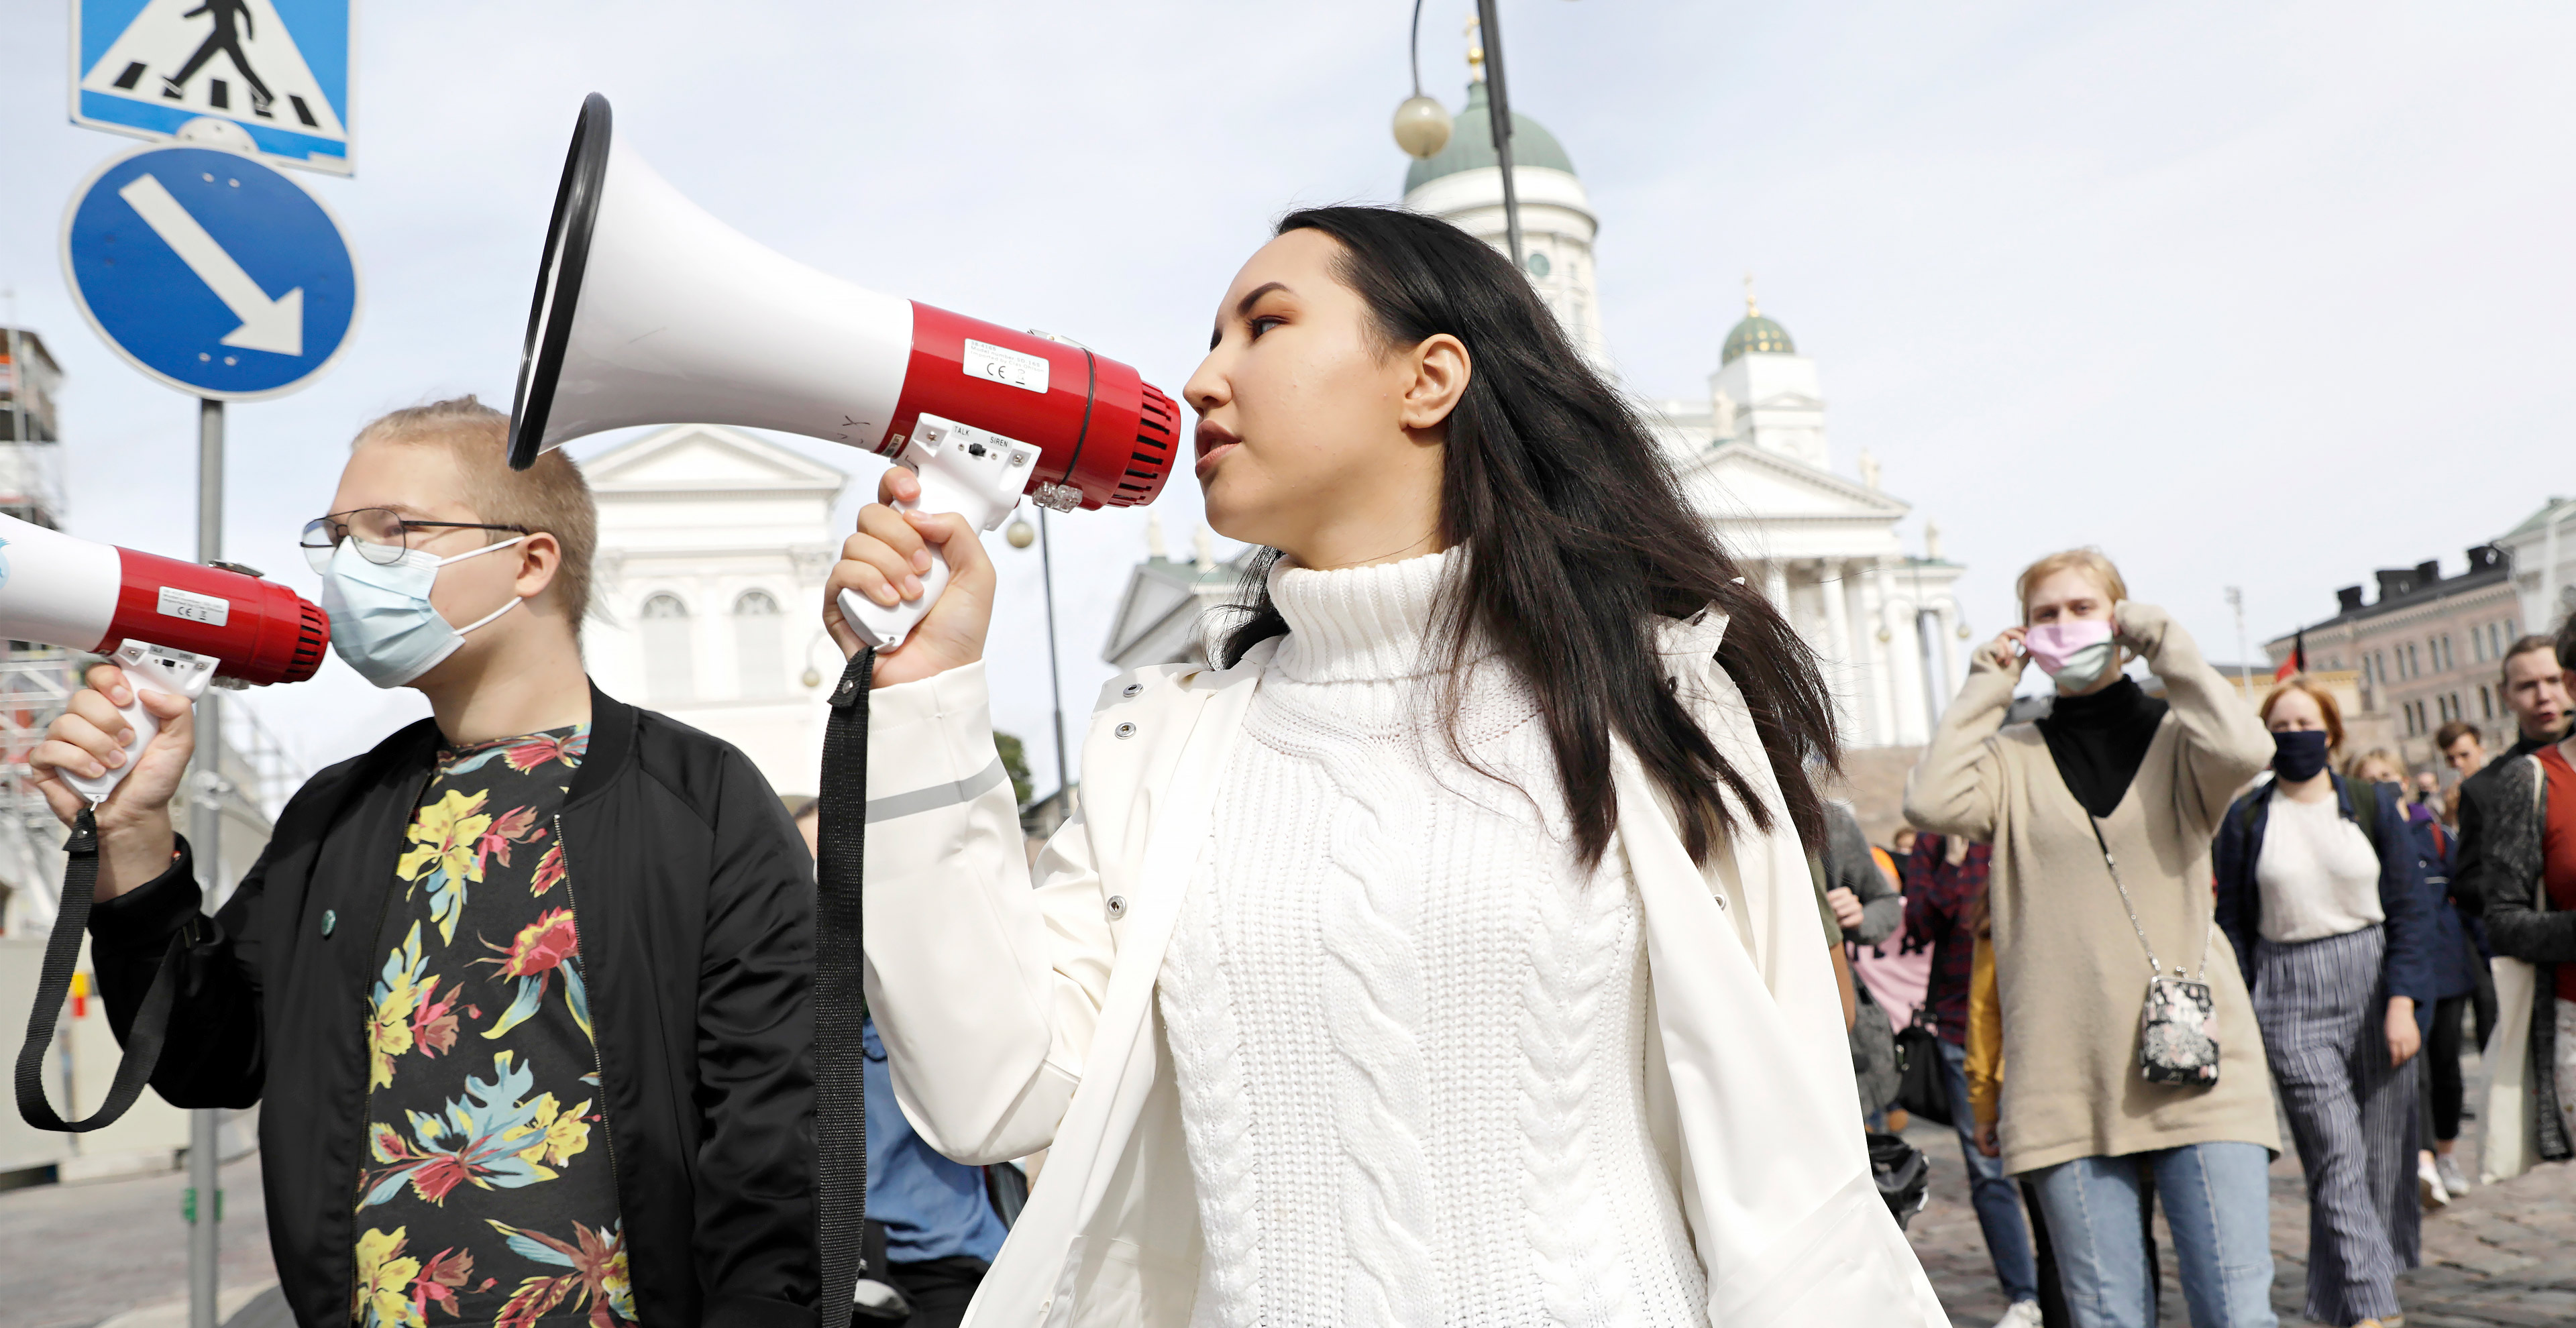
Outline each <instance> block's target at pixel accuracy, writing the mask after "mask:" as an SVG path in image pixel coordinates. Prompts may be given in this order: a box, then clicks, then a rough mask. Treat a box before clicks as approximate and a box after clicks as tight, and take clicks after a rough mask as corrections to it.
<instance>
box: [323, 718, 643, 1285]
mask: <svg viewBox="0 0 2576 1328" xmlns="http://www.w3.org/2000/svg"><path fill="white" fill-rule="evenodd" d="M589 746H590V726H589V725H587V724H580V725H574V726H572V727H569V728H561V729H551V730H548V731H546V732H543V733H532V734H528V735H526V736H524V737H517V738H503V739H498V740H496V741H492V742H484V743H475V744H473V745H471V746H466V747H450V748H444V749H442V750H441V751H440V752H439V754H438V765H437V769H436V771H435V773H434V774H433V775H432V777H431V779H430V781H429V787H428V789H427V791H426V792H424V793H423V795H422V797H421V802H420V807H419V809H418V810H417V811H416V812H414V813H413V815H412V821H411V826H410V829H409V830H408V831H407V832H406V834H405V841H406V842H405V851H404V853H403V855H402V858H401V860H400V862H399V864H398V865H397V866H396V867H395V870H394V875H395V877H396V879H395V880H393V881H392V882H389V883H388V884H389V888H390V889H391V890H392V891H393V892H394V895H393V897H392V898H391V899H390V900H389V901H388V902H387V905H386V908H385V913H384V925H383V928H382V930H381V932H380V933H379V935H378V939H377V943H378V944H379V945H380V946H382V947H383V950H384V955H385V960H384V967H383V970H382V972H381V974H380V975H379V976H378V978H377V979H376V983H375V986H374V989H373V990H372V992H371V993H370V996H371V1009H370V1011H369V1014H368V1018H367V1054H368V1067H367V1159H368V1160H367V1164H366V1166H365V1168H364V1171H363V1172H362V1174H361V1175H360V1176H359V1178H358V1190H357V1196H356V1202H357V1211H358V1220H357V1230H358V1233H359V1234H358V1249H357V1268H358V1273H357V1285H356V1286H355V1287H354V1288H353V1289H352V1293H351V1298H350V1299H351V1303H350V1319H351V1322H352V1323H353V1324H355V1325H357V1328H429V1325H432V1324H444V1323H447V1322H450V1321H454V1322H458V1323H465V1324H474V1325H482V1324H487V1323H488V1324H491V1325H493V1326H494V1328H572V1326H573V1325H576V1324H579V1325H588V1326H589V1328H619V1326H620V1325H628V1324H632V1323H633V1322H634V1321H635V1305H634V1300H633V1293H632V1290H631V1289H630V1287H629V1285H628V1282H627V1274H626V1247H625V1241H624V1237H623V1236H622V1234H621V1232H620V1225H619V1216H618V1211H617V1184H616V1171H615V1166H614V1162H613V1159H612V1157H611V1155H610V1151H609V1147H608V1140H607V1131H606V1128H605V1126H604V1125H603V1123H602V1119H601V1115H600V1106H599V1103H600V1093H599V1053H598V1051H597V1049H596V1048H595V1047H594V1045H593V1044H592V1041H591V1029H590V1002H589V999H588V996H587V993H586V992H585V990H584V987H583V982H582V971H581V930H580V928H579V927H578V926H577V925H576V924H575V921H574V915H573V890H572V885H571V883H570V882H569V880H568V879H567V876H566V872H565V862H564V853H563V845H562V843H561V842H559V840H558V837H557V828H556V824H555V812H556V811H557V809H559V808H560V807H561V806H562V805H563V800H564V793H565V790H566V789H567V788H568V787H569V786H570V784H571V782H572V773H573V771H574V770H576V769H578V768H579V767H580V765H581V760H582V756H583V755H584V753H585V752H587V751H588V749H589ZM594 1131H596V1132H597V1135H598V1137H597V1138H594V1137H593V1134H594Z"/></svg>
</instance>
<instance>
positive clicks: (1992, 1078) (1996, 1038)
mask: <svg viewBox="0 0 2576 1328" xmlns="http://www.w3.org/2000/svg"><path fill="white" fill-rule="evenodd" d="M1967 1071H1968V1106H1969V1107H1970V1109H1972V1110H1974V1111H1975V1112H1976V1113H1977V1124H1979V1125H1992V1124H1994V1123H1995V1102H1996V1100H1997V1099H1998V1098H2000V1097H2002V1096H2003V1091H2004V1007H2003V1002H2002V1001H2000V1000H1998V999H1997V998H1996V991H1995V944H1994V942H1993V941H1990V940H1988V939H1986V938H1985V937H1982V936H1980V937H1978V938H1977V949H1976V952H1975V955H1974V957H1972V958H1971V959H1969V961H1968V1059H1967Z"/></svg>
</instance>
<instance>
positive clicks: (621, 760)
mask: <svg viewBox="0 0 2576 1328" xmlns="http://www.w3.org/2000/svg"><path fill="white" fill-rule="evenodd" d="M636 725H637V719H636V710H635V707H633V706H630V705H628V704H626V703H625V702H623V701H620V700H618V699H617V698H615V697H613V696H610V695H609V694H608V693H606V692H603V691H601V690H599V684H598V683H595V682H594V683H592V684H591V685H590V750H589V752H587V753H586V754H584V755H583V757H582V758H581V768H580V769H578V770H575V771H573V772H572V785H571V787H570V788H569V789H567V790H566V791H565V793H564V805H565V806H566V807H570V806H573V805H575V804H577V803H579V802H581V801H582V800H583V799H585V798H588V797H590V796H591V795H593V794H595V793H597V792H599V791H600V790H602V789H605V788H607V787H608V786H609V784H610V783H611V782H612V781H614V780H615V779H616V778H617V775H618V772H619V771H621V770H622V769H624V768H625V765H626V762H627V761H628V760H629V759H630V758H632V757H633V756H634V754H635V729H636Z"/></svg>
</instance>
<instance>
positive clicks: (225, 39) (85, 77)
mask: <svg viewBox="0 0 2576 1328" xmlns="http://www.w3.org/2000/svg"><path fill="white" fill-rule="evenodd" d="M356 8H357V0H72V76H71V93H72V98H71V101H72V123H73V124H77V125H87V126H89V127H90V128H92V129H104V130H107V131H109V132H111V133H118V134H131V135H134V136H135V137H137V138H152V139H169V138H176V137H178V136H179V131H180V129H181V128H182V127H184V126H186V125H188V124H190V123H192V122H194V121H198V120H201V119H214V120H220V121H225V122H228V123H230V124H232V125H235V126H238V127H239V129H240V131H242V132H246V133H247V134H248V135H249V138H250V146H251V148H252V150H253V151H255V152H256V153H257V154H258V155H259V156H260V157H262V158H264V159H265V160H267V161H268V162H269V163H270V164H272V165H277V166H293V167H297V168H300V169H303V170H308V171H322V172H325V173H327V174H331V175H349V174H352V173H353V172H354V165H355V163H354V160H353V157H352V154H351V152H350V139H349V92H350V64H351V61H350V56H351V48H352V40H351V33H352V30H353V28H354V27H355V23H356V12H355V11H356ZM190 137H191V138H197V137H201V136H200V135H197V134H193V133H192V134H191V135H190ZM223 137H224V138H225V139H229V140H232V141H235V142H238V135H236V134H235V133H234V132H233V131H231V130H226V131H225V132H224V135H223Z"/></svg>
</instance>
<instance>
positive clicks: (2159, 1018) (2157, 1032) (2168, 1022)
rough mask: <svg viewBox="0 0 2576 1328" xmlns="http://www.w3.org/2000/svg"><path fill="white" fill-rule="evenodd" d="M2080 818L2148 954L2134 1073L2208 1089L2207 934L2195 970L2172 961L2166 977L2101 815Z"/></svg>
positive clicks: (2214, 1046) (2213, 1043)
mask: <svg viewBox="0 0 2576 1328" xmlns="http://www.w3.org/2000/svg"><path fill="white" fill-rule="evenodd" d="M2085 819H2086V820H2088V821H2090V822H2092V825H2093V842H2094V843H2095V844H2096V845H2098V846H2099V847H2100V848H2101V850H2102V866H2103V867H2104V868H2105V869H2106V870H2108V871H2109V872H2110V873H2111V888H2113V889H2115V890H2117V891H2119V892H2120V907H2122V908H2124V909H2126V910H2128V914H2129V927H2130V929H2131V930H2132V931H2135V932H2136V933H2137V934H2138V948H2140V949H2142V950H2144V951H2146V952H2147V999H2146V1005H2145V1007H2144V1008H2143V1009H2141V1010H2139V1012H2138V1075H2139V1077H2140V1078H2143V1079H2145V1080H2146V1081H2147V1082H2148V1083H2151V1084H2180V1085H2183V1086H2185V1087H2190V1088H2207V1087H2209V1086H2210V1085H2212V1084H2215V1083H2217V1082H2218V1003H2217V1002H2216V1001H2214V1000H2212V999H2211V997H2210V992H2209V983H2207V982H2206V981H2204V980H2203V979H2205V978H2206V977H2208V975H2209V937H2208V935H2207V934H2206V933H2205V932H2204V933H2203V934H2202V936H2201V948H2200V971H2199V972H2197V973H2195V974H2193V975H2192V976H2191V977H2189V978H2186V977H2184V976H2183V975H2182V965H2180V964H2176V965H2174V971H2173V976H2172V977H2166V976H2165V975H2164V971H2165V970H2164V965H2163V964H2162V963H2160V962H2158V961H2157V959H2156V947H2155V943H2154V942H2152V941H2149V940H2148V939H2147V929H2146V927H2145V925H2144V924H2142V923H2140V922H2139V921H2138V906H2137V905H2136V904H2135V903H2133V902H2131V900H2130V899H2129V887H2128V885H2127V884H2126V883H2124V882H2122V881H2121V879H2120V864H2119V863H2118V861H2116V860H2114V859H2113V858H2112V856H2111V841H2109V840H2108V839H2105V838H2103V835H2102V818H2100V817H2098V816H2091V815H2088V816H2086V817H2085Z"/></svg>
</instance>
